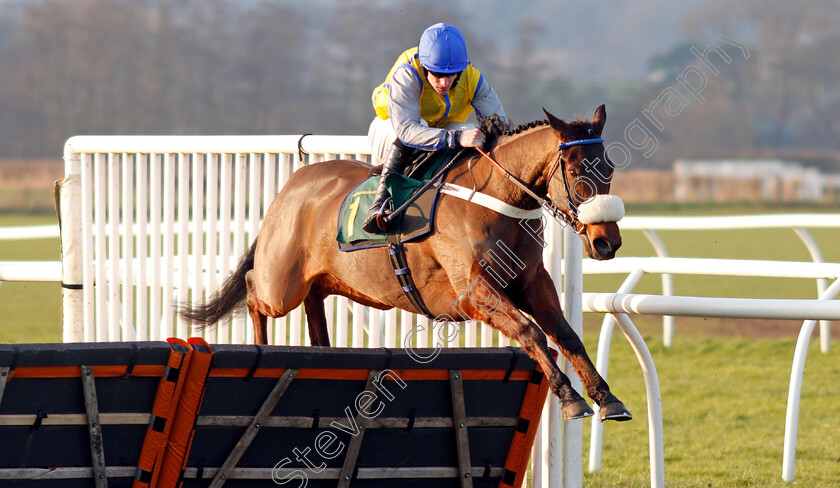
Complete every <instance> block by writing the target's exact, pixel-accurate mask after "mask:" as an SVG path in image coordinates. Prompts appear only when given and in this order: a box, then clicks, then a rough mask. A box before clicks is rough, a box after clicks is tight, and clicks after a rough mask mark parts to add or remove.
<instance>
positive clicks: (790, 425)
mask: <svg viewBox="0 0 840 488" xmlns="http://www.w3.org/2000/svg"><path fill="white" fill-rule="evenodd" d="M838 293H840V278H838V279H837V280H835V281H834V283H832V284H831V286H829V287H828V288H827V289H826V290H825V291H824V292H823V293H822V295H820V298H819V299H820V300H831V299H832V298H834V297H835V296H837V294H838ZM816 323H817V321H816V320H806V321H805V322H803V323H802V328H801V329H800V330H799V337H798V338H797V339H796V350H795V352H794V353H793V366H792V367H791V368H790V387H789V388H788V403H787V413H786V414H785V441H784V442H785V444H784V453H783V455H782V479H783V480H785V481H787V482H791V481H793V475H794V472H795V468H796V466H795V463H796V436H797V431H798V424H799V400H800V398H801V396H802V379H803V377H804V376H805V359H806V358H807V357H808V342H809V340H810V338H811V333H812V332H813V331H814V326H815V325H816Z"/></svg>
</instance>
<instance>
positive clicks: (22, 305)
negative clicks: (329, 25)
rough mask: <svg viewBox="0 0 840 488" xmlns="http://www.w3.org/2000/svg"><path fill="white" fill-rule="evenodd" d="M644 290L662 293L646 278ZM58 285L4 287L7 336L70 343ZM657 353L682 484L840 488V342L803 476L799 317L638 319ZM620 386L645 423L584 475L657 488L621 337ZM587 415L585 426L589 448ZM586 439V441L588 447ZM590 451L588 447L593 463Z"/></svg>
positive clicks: (637, 240)
mask: <svg viewBox="0 0 840 488" xmlns="http://www.w3.org/2000/svg"><path fill="white" fill-rule="evenodd" d="M628 210H629V213H630V214H677V213H679V214H690V213H697V214H706V215H716V214H722V213H767V212H774V211H775V212H782V211H783V212H791V211H801V212H806V211H837V210H838V209H825V208H816V209H811V208H808V209H806V208H797V209H791V208H784V207H779V208H766V207H754V206H743V207H705V208H691V209H685V208H679V207H665V206H657V207H639V208H632V207H630V208H629V209H628ZM54 221H55V218H54V217H51V216H33V215H8V214H7V215H2V216H0V226H7V225H28V224H31V225H36V224H45V223H52V222H54ZM812 235H813V236H814V238H815V239H816V240H817V242H818V243H819V244H820V246H821V248H822V251H823V254H824V257H825V259H826V260H827V261H833V262H840V246H837V245H836V243H837V242H838V241H840V229H827V230H813V231H812ZM660 237H661V238H662V239H663V241H664V242H665V244H666V245H667V246H668V249H669V252H670V254H671V255H672V256H690V257H721V258H753V259H781V260H809V256H808V253H807V251H806V250H805V248H804V246H803V245H802V244H801V243H800V242H799V240H798V238H797V237H796V236H795V235H794V234H793V232H792V231H788V230H751V231H721V232H714V233H712V232H705V231H685V232H674V231H672V232H661V233H660ZM624 243H625V244H624V248H623V249H622V250H621V251H620V252H619V255H621V256H650V255H653V249H652V248H651V246H650V245H649V244H648V243H647V241H646V240H645V239H644V237H643V236H642V234H641V233H640V232H625V233H624ZM58 246H59V244H58V241H57V240H43V241H30V242H25V243H22V242H8V241H7V242H2V241H0V260H57V259H58V257H59V247H58ZM623 279H624V277H623V276H588V277H586V278H585V280H584V287H585V289H586V291H615V290H616V288H617V287H618V285H619V284H620V283H621V281H622V280H623ZM636 291H637V292H639V293H659V292H660V280H659V277H658V276H647V277H645V278H644V279H643V280H642V282H641V283H640V284H639V286H637V288H636ZM675 291H676V293H677V294H682V295H701V296H702V295H706V296H715V295H717V296H742V297H762V298H781V297H789V298H813V297H815V295H816V286H815V284H814V282H813V281H812V280H790V279H775V280H774V279H751V278H720V277H682V276H678V277H676V278H675ZM60 316H61V312H60V287H59V285H58V284H53V283H48V284H23V283H5V284H2V286H0V317H3V318H2V324H3V326H2V327H0V342H57V341H60V340H61V326H60ZM601 318H602V317H601V316H597V315H587V316H586V317H585V323H584V342H585V343H586V346H587V349H588V350H589V351H591V352H592V353H593V356H594V351H595V349H596V347H597V334H598V327H599V325H600V320H601ZM633 320H634V322H635V323H636V325H637V326H638V327H639V329H640V331H641V332H642V334H643V336H644V337H645V338H646V340H647V343H648V346H649V347H650V349H651V352H652V353H653V357H654V361H655V363H656V367H657V372H658V374H659V379H660V382H661V387H662V398H663V408H664V428H665V476H666V483H667V486H672V487H700V488H708V487H783V486H784V487H788V486H793V487H834V486H840V420H838V408H839V407H840V403H838V401H839V400H838V399H840V352H838V349H840V346H837V345H836V344H835V347H834V348H833V349H832V350H831V351H830V352H829V353H828V354H821V353H820V352H819V349H818V347H817V345H816V344H815V343H814V342H812V345H811V349H810V351H809V356H808V363H807V368H806V376H805V382H804V386H803V391H802V407H801V408H802V410H801V412H802V413H801V415H800V426H799V441H798V444H797V446H798V449H797V464H796V481H795V482H794V483H793V484H786V483H783V482H782V480H781V460H782V440H783V436H784V416H785V407H786V400H787V388H788V382H789V379H790V367H791V362H792V358H793V350H794V344H795V340H796V333H797V331H798V328H799V326H800V325H801V324H800V323H799V322H791V321H775V322H774V321H754V320H739V321H734V320H711V319H709V320H705V319H694V318H677V320H676V323H677V331H676V341H675V345H674V347H672V348H670V349H664V348H663V347H662V345H661V336H662V334H661V326H660V320H659V319H658V318H654V317H638V316H637V317H633ZM609 371H610V373H609V374H610V376H609V380H610V384H611V385H612V387H613V390H614V392H615V393H616V394H617V395H618V396H619V397H620V398H622V399H623V400H624V401H625V403H626V404H627V405H628V407H629V408H630V409H631V411H632V412H633V413H634V414H635V417H636V418H635V420H634V421H632V422H628V423H623V424H615V423H611V424H608V425H607V426H606V429H605V436H604V439H605V448H604V453H603V463H602V465H603V467H602V472H601V473H596V474H589V473H586V474H585V476H584V486H587V487H617V486H618V487H642V486H649V480H650V473H649V458H648V432H647V422H646V408H647V407H646V401H645V392H644V383H643V380H642V375H641V371H640V368H639V365H638V362H637V360H636V358H635V356H634V354H633V352H632V350H631V348H630V346H629V345H628V344H627V343H626V341H624V340H623V339H621V338H620V334H619V335H617V336H616V337H615V339H614V340H613V347H612V353H611V363H610V370H609ZM588 433H589V422H584V437H585V439H586V441H585V442H587V443H588ZM587 446H588V444H587ZM587 464H588V447H585V448H584V467H586V466H587Z"/></svg>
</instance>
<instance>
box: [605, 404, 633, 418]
mask: <svg viewBox="0 0 840 488" xmlns="http://www.w3.org/2000/svg"><path fill="white" fill-rule="evenodd" d="M599 413H600V414H601V422H603V421H605V420H615V421H617V422H626V421H628V420H632V419H633V414H631V413H630V410H627V407H625V406H624V404H623V403H621V402H620V401H618V400H616V401H614V402H610V403H608V404H606V405H604V406H602V407H600V410H599Z"/></svg>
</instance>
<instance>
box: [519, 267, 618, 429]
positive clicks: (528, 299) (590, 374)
mask: <svg viewBox="0 0 840 488" xmlns="http://www.w3.org/2000/svg"><path fill="white" fill-rule="evenodd" d="M514 300H515V302H516V304H517V306H518V307H519V308H520V309H521V310H523V311H524V312H526V313H528V314H530V315H531V316H532V317H534V320H536V321H537V324H539V326H540V328H541V329H542V330H543V331H544V332H545V333H546V335H548V337H550V338H551V339H552V340H553V341H554V342H555V343H556V344H557V346H558V347H560V350H561V352H562V353H563V356H564V357H566V359H568V360H569V362H571V363H572V367H573V368H574V369H575V372H576V373H577V374H578V376H579V377H580V379H581V381H582V382H583V386H584V388H586V393H587V394H588V395H589V397H590V398H592V400H593V401H595V403H597V404H598V405H599V406H600V407H601V420H630V419H631V418H632V415H631V414H630V412H629V411H628V410H627V409H626V408H625V407H624V404H623V403H622V402H621V401H620V400H619V399H618V398H616V397H615V395H613V394H612V392H610V387H609V385H608V384H607V382H606V381H605V380H604V378H603V377H601V375H600V374H599V373H598V370H597V369H595V365H594V364H592V360H591V359H590V358H589V354H587V352H586V348H585V347H584V346H583V342H582V341H581V340H580V337H579V336H578V335H577V334H576V333H575V331H574V330H572V327H571V326H570V325H569V323H568V322H567V321H566V318H565V317H564V316H563V310H562V309H561V307H560V301H559V300H558V298H557V290H556V288H555V287H554V283H553V282H552V281H551V278H550V277H549V275H548V272H547V271H545V269H542V270H540V271H539V272H538V274H537V277H536V279H535V280H534V281H533V282H532V283H530V284H529V285H528V286H526V287H525V289H523V290H522V294H521V295H520V296H519V297H517V298H515V299H514Z"/></svg>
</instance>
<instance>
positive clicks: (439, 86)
mask: <svg viewBox="0 0 840 488" xmlns="http://www.w3.org/2000/svg"><path fill="white" fill-rule="evenodd" d="M428 73H429V74H428V75H427V78H428V79H429V84H431V85H432V88H434V89H435V91H436V92H438V94H440V95H446V94H447V93H449V90H451V89H452V84H453V83H455V77H456V76H458V73H451V74H443V73H433V72H431V71H429V72H428Z"/></svg>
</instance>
